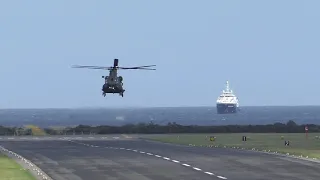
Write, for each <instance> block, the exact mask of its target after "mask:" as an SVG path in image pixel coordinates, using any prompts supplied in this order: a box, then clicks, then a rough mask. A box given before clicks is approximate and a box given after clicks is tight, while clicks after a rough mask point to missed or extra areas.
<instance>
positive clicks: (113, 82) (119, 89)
mask: <svg viewBox="0 0 320 180" xmlns="http://www.w3.org/2000/svg"><path fill="white" fill-rule="evenodd" d="M102 78H104V79H105V83H104V85H103V86H102V91H103V95H104V96H105V94H108V93H112V94H115V93H116V94H119V95H121V96H123V92H124V91H125V90H124V89H123V83H122V80H123V78H122V76H118V74H117V69H111V70H110V72H109V76H103V77H102Z"/></svg>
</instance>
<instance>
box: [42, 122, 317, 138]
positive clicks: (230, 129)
mask: <svg viewBox="0 0 320 180" xmlns="http://www.w3.org/2000/svg"><path fill="white" fill-rule="evenodd" d="M307 126H308V129H309V131H308V132H320V125H314V124H308V125H307ZM45 131H46V133H48V134H52V135H54V134H118V133H121V134H135V133H139V134H164V133H304V132H305V125H297V124H296V123H295V122H294V121H291V120H290V121H288V122H287V123H286V124H282V123H275V124H270V125H225V126H196V125H190V126H183V125H179V124H176V123H174V122H173V123H168V124H167V125H158V124H154V123H152V122H150V123H139V124H128V125H124V126H120V127H119V126H95V127H91V126H87V125H79V126H77V127H73V128H66V129H64V130H53V129H45Z"/></svg>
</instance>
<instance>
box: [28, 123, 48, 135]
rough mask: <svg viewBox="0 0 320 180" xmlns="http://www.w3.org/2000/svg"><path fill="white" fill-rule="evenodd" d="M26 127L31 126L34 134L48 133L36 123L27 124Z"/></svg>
mask: <svg viewBox="0 0 320 180" xmlns="http://www.w3.org/2000/svg"><path fill="white" fill-rule="evenodd" d="M26 128H30V129H31V131H32V135H34V136H45V135H47V134H46V133H45V132H44V130H43V129H41V128H39V127H38V126H35V125H27V126H26Z"/></svg>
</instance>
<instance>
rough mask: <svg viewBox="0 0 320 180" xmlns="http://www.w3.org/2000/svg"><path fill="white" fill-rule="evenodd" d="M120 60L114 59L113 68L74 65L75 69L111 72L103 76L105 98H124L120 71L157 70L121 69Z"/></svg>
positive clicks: (142, 67)
mask: <svg viewBox="0 0 320 180" xmlns="http://www.w3.org/2000/svg"><path fill="white" fill-rule="evenodd" d="M118 63H119V60H118V59H114V61H113V66H111V67H103V66H79V65H74V66H72V67H73V68H88V69H103V70H109V76H102V78H104V79H105V83H104V85H103V86H102V95H103V96H104V97H105V96H106V94H111V93H112V94H119V95H120V96H122V97H123V93H124V91H125V89H124V88H123V77H122V76H118V70H119V69H141V70H156V69H153V68H150V67H154V66H156V65H148V66H137V67H119V66H118Z"/></svg>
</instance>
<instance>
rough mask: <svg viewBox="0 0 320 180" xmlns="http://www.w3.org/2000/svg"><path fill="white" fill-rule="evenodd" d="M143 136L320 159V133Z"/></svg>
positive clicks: (172, 141)
mask: <svg viewBox="0 0 320 180" xmlns="http://www.w3.org/2000/svg"><path fill="white" fill-rule="evenodd" d="M211 136H214V137H215V140H214V141H210V137H211ZM242 136H247V141H245V142H243V141H242ZM142 137H143V138H147V139H150V140H156V141H161V142H167V143H176V144H185V145H189V144H194V145H206V146H207V145H214V146H219V147H223V146H227V147H241V148H242V147H243V148H250V149H252V148H256V149H259V150H267V151H268V150H270V151H273V152H278V153H289V154H292V155H297V156H300V155H302V156H304V157H306V156H308V157H311V158H319V159H320V133H309V135H308V139H307V138H306V136H305V134H303V133H292V134H282V133H266V134H262V133H261V134H260V133H246V134H245V133H234V134H163V135H143V136H142ZM285 140H289V141H290V145H289V146H285V145H284V141H285Z"/></svg>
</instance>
